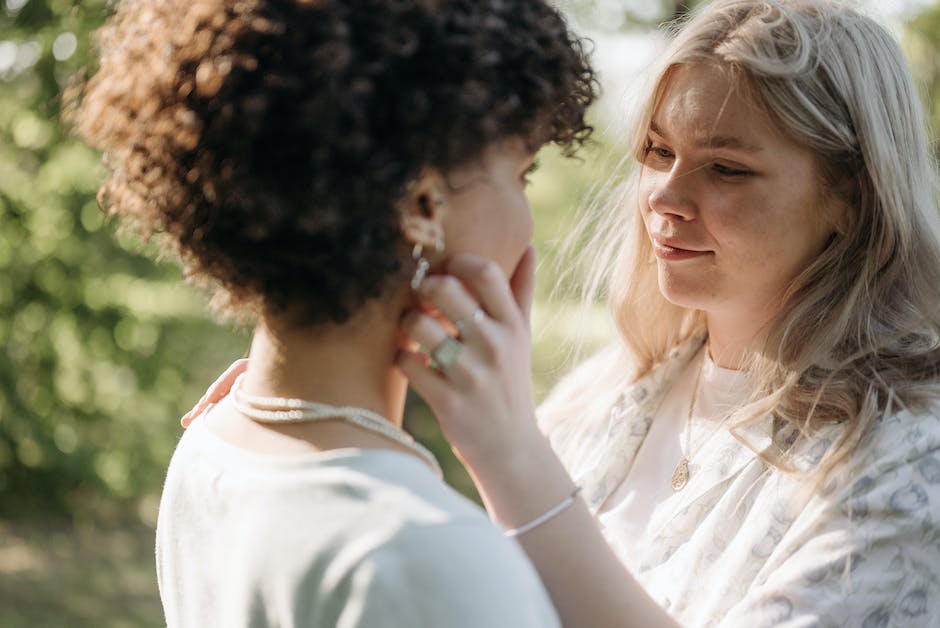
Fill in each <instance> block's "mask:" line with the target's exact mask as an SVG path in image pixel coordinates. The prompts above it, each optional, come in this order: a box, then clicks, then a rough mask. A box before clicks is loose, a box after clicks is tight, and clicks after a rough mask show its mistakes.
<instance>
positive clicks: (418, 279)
mask: <svg viewBox="0 0 940 628" xmlns="http://www.w3.org/2000/svg"><path fill="white" fill-rule="evenodd" d="M422 253H424V247H423V246H421V245H420V244H415V248H413V249H411V259H413V260H414V261H415V262H416V263H417V265H418V266H417V267H416V268H415V274H414V276H413V277H412V278H411V291H412V292H417V291H418V289H419V288H421V283H422V282H423V281H424V276H425V275H427V274H428V268H430V267H431V262H429V261H428V260H427V259H426V258H425V257H424V256H423V255H422Z"/></svg>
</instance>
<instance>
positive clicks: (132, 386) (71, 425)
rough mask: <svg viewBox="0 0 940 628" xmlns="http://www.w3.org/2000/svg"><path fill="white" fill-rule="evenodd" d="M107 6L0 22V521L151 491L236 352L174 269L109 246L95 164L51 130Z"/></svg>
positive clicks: (30, 9)
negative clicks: (187, 411)
mask: <svg viewBox="0 0 940 628" xmlns="http://www.w3.org/2000/svg"><path fill="white" fill-rule="evenodd" d="M0 10H2V9H0ZM104 17H105V2H104V1H103V0H93V1H91V2H82V3H81V4H79V3H77V2H74V3H73V2H66V1H64V0H7V2H6V14H5V15H2V16H0V20H3V21H2V22H0V513H3V514H10V513H11V512H13V511H17V510H20V509H22V508H24V507H27V506H33V507H41V508H54V509H71V508H75V507H77V506H78V505H79V502H80V501H81V498H82V497H87V496H95V495H109V496H117V497H119V498H131V497H132V496H136V495H143V494H147V493H154V492H155V491H156V490H157V489H158V488H159V486H160V483H161V480H162V468H163V467H164V466H165V463H166V460H167V459H168V457H169V454H170V452H171V451H172V446H173V444H174V442H175V439H176V437H177V435H178V430H179V427H178V425H175V424H174V421H172V419H169V417H172V416H178V415H179V414H180V412H181V411H182V410H183V409H184V408H185V407H186V406H187V405H189V404H190V403H191V402H192V400H194V399H196V398H198V396H199V394H200V392H201V390H200V389H202V387H203V386H204V383H205V382H208V381H211V379H212V374H213V373H214V372H216V371H217V370H218V369H219V368H221V367H222V365H224V364H225V363H227V362H228V361H229V360H231V358H232V357H233V356H236V355H238V354H239V353H240V352H241V351H243V347H244V346H245V339H244V337H239V336H238V335H237V334H233V333H232V332H231V331H227V330H224V329H221V328H218V327H216V326H215V325H213V324H212V323H211V321H209V320H208V318H207V316H206V315H205V313H204V309H203V307H202V303H201V299H200V298H199V296H198V295H197V294H196V293H195V292H194V291H192V290H190V289H188V288H186V287H185V286H183V285H182V284H181V282H180V281H179V271H178V269H177V268H175V267H174V266H173V265H172V264H164V265H161V266H156V265H154V264H153V262H152V261H151V260H149V259H147V258H146V257H145V256H141V255H139V254H137V252H135V248H136V249H140V248H141V247H140V246H137V245H133V244H131V241H130V240H128V241H123V246H122V245H121V244H120V242H121V240H120V238H117V237H116V236H115V229H114V226H113V225H111V224H108V223H107V222H106V221H105V220H104V216H103V214H102V213H101V211H100V210H99V209H98V206H97V204H96V202H95V190H96V188H97V184H98V181H99V179H100V176H101V170H100V166H99V159H98V156H97V155H96V154H95V153H94V152H93V151H91V150H89V149H87V148H86V147H84V146H83V145H82V144H81V143H79V142H78V141H76V140H75V139H73V138H71V137H69V135H68V133H67V130H66V129H65V128H64V127H63V125H61V124H60V123H59V114H60V107H61V105H60V97H59V95H60V93H61V91H62V88H63V87H64V86H65V85H66V83H67V82H68V81H69V79H70V77H72V76H73V75H75V73H76V72H77V71H78V70H79V69H80V68H82V67H84V66H86V65H87V64H88V63H89V59H90V53H89V37H88V35H89V33H90V32H91V31H92V30H93V29H94V28H95V27H96V26H97V25H98V24H100V23H101V22H102V20H103V19H104Z"/></svg>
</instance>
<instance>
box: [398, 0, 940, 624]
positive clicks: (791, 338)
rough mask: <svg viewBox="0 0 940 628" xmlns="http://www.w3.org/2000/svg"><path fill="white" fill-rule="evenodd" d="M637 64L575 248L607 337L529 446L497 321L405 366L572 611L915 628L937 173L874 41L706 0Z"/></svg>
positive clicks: (783, 0) (775, 8) (865, 32)
mask: <svg viewBox="0 0 940 628" xmlns="http://www.w3.org/2000/svg"><path fill="white" fill-rule="evenodd" d="M654 76H655V80H654V82H653V85H652V89H651V90H650V91H649V93H648V95H647V98H646V100H645V101H644V103H645V106H644V108H643V112H642V115H641V117H640V119H639V120H638V122H637V125H636V129H637V131H636V135H635V136H634V138H633V147H634V151H635V154H634V157H635V159H636V161H637V163H638V167H637V168H635V170H634V173H633V176H632V179H631V180H630V182H629V184H628V185H627V187H626V189H625V190H624V191H623V193H622V195H621V196H620V198H621V203H620V204H619V206H618V207H617V208H616V213H615V214H614V218H613V220H614V221H615V222H614V223H613V224H612V225H608V232H609V233H610V234H611V235H612V236H613V239H614V245H613V246H610V247H606V248H605V247H604V246H602V245H599V246H598V247H597V248H596V249H594V250H592V251H591V252H590V254H592V255H596V254H597V251H598V250H600V251H604V250H613V251H615V254H614V255H613V256H611V257H609V258H607V259H599V260H597V261H596V262H595V263H596V265H597V266H596V267H597V269H598V270H599V271H600V272H608V271H609V275H610V277H609V284H608V285H609V294H610V303H611V308H612V312H613V315H614V317H615V320H616V323H617V327H618V329H619V332H620V339H619V340H618V342H617V343H616V344H615V346H612V347H610V348H609V349H608V350H607V351H605V352H603V353H602V354H601V355H599V356H597V357H596V358H594V359H592V360H590V361H588V362H587V363H586V364H584V365H583V366H581V367H580V368H579V369H577V370H576V371H575V372H574V373H572V374H571V375H570V376H569V377H568V378H567V379H566V380H565V381H563V382H562V383H561V384H560V385H559V386H558V388H557V389H556V390H555V391H554V393H553V394H552V395H551V396H550V398H549V399H548V400H547V401H546V403H545V405H544V407H543V408H542V411H541V413H540V420H541V427H542V429H543V430H544V433H545V435H546V436H542V435H541V434H539V433H538V432H537V431H536V430H535V429H534V427H533V425H534V421H533V420H531V418H532V414H531V411H528V410H526V409H525V407H524V406H525V404H524V402H523V401H521V399H522V398H523V397H526V395H525V391H527V390H528V389H527V388H526V387H525V386H523V385H522V384H521V383H520V382H519V381H518V377H516V379H515V381H514V380H513V377H515V376H513V375H509V374H506V373H505V369H502V370H501V364H502V362H503V361H504V360H505V356H506V355H509V354H510V353H511V352H512V351H523V350H524V349H525V340H524V333H523V332H522V331H521V330H522V329H523V327H524V326H523V325H522V324H521V322H519V321H517V322H516V324H515V325H514V326H508V325H497V324H495V323H493V322H492V321H489V320H486V321H485V323H486V325H485V326H484V325H482V324H481V325H480V326H478V327H477V328H475V330H474V333H475V334H479V335H481V336H484V337H485V340H484V341H479V340H474V342H476V343H478V344H477V345H475V344H474V342H470V341H468V346H467V347H466V349H465V350H464V351H463V352H462V353H461V355H460V357H459V358H458V360H457V361H456V362H455V364H454V365H452V366H451V367H450V368H449V369H446V370H444V371H443V372H436V371H434V370H430V369H428V368H427V367H425V366H423V364H422V363H421V362H420V361H419V360H417V359H416V358H415V357H412V356H406V358H405V359H404V360H403V369H404V371H405V373H406V374H407V375H408V377H409V380H410V381H411V384H412V385H413V386H414V387H415V388H416V389H417V390H418V391H419V392H421V394H422V395H423V396H424V397H425V398H426V399H427V400H428V402H429V403H430V405H431V406H432V407H433V408H434V409H435V411H436V413H437V416H438V418H439V420H440V422H441V424H442V426H443V427H444V430H445V432H446V434H447V436H448V438H449V439H450V440H451V442H452V443H453V444H454V446H455V447H456V449H457V451H459V452H460V455H461V457H462V458H463V460H464V461H465V462H466V463H467V465H468V466H469V468H470V469H471V471H472V473H473V475H474V477H475V479H476V480H477V482H478V485H479V487H480V490H481V493H482V494H483V496H484V499H485V500H486V503H487V506H488V508H489V510H490V513H491V516H493V517H494V518H495V519H496V520H497V521H499V522H500V523H502V524H503V525H504V526H506V527H508V528H518V527H520V526H526V524H527V523H528V522H532V521H535V522H539V523H540V524H539V525H537V526H535V527H531V526H529V527H530V528H531V529H528V528H527V532H526V533H525V534H522V535H520V536H519V539H520V541H521V542H522V544H523V546H524V547H525V548H526V550H527V551H528V553H529V556H530V557H531V558H532V559H533V561H534V562H535V564H536V565H537V567H538V568H539V571H540V574H541V576H542V578H543V580H544V582H545V583H546V584H547V585H548V588H549V591H550V592H551V594H552V597H553V599H554V601H555V603H556V606H557V607H558V609H559V611H560V613H561V615H562V618H563V620H564V621H565V623H566V624H567V625H571V626H651V625H667V624H669V623H670V622H676V623H679V624H681V625H687V626H714V625H722V626H770V625H787V626H802V625H823V626H866V627H870V626H888V625H897V626H936V625H938V623H940V418H938V417H940V414H938V408H940V405H938V397H940V379H938V378H940V210H938V179H937V172H936V170H935V167H934V162H933V160H932V158H931V155H930V152H929V149H928V140H927V133H926V130H925V124H924V115H923V112H922V109H921V105H920V102H919V100H918V95H917V92H916V89H915V87H914V85H913V83H912V81H911V78H910V76H909V73H908V70H907V68H906V67H905V63H904V60H903V57H902V55H901V52H900V50H899V48H898V46H897V44H896V43H895V42H894V41H893V40H892V38H891V37H890V35H888V34H887V33H886V32H885V30H884V29H883V28H882V27H880V26H878V25H877V24H875V23H874V22H873V21H872V20H870V19H869V18H867V17H864V16H862V15H860V14H859V13H858V12H857V11H855V10H854V9H852V8H849V7H847V6H845V5H843V4H841V3H836V2H825V1H813V0H769V1H766V2H765V1H757V0H722V1H719V2H715V3H712V4H709V5H707V6H705V7H703V8H702V9H700V10H699V11H697V12H696V13H695V14H694V15H693V16H692V17H691V19H690V20H689V21H688V22H687V23H685V24H683V25H681V26H680V28H679V30H678V32H677V34H676V36H675V39H674V40H673V42H672V44H671V46H670V48H669V50H668V52H667V53H666V54H665V55H664V59H663V62H662V66H661V67H660V68H659V70H658V72H655V73H654ZM621 217H622V218H624V219H625V221H626V224H619V223H620V219H621ZM463 264H466V263H465V262H462V265H453V266H452V267H451V268H450V271H451V272H452V273H453V274H455V275H456V276H457V277H459V278H460V279H462V280H463V281H465V282H466V283H467V284H469V285H470V286H472V288H473V292H472V293H473V294H475V295H479V296H480V297H482V298H481V299H480V306H481V307H482V308H483V309H484V311H487V312H490V311H499V310H500V309H501V308H504V307H506V303H508V302H509V299H508V297H507V295H506V292H507V291H506V290H505V289H503V290H502V291H501V292H500V291H499V290H497V284H498V283H499V282H498V281H495V280H496V279H497V277H496V273H495V272H493V270H492V269H490V271H489V274H487V275H485V276H483V277H481V276H480V275H479V274H475V275H469V274H467V273H465V272H464V270H465V267H466V266H465V265H463ZM491 280H492V281H491ZM424 290H425V295H426V297H427V298H428V299H429V300H430V301H431V302H433V303H434V304H435V305H437V306H438V307H439V308H440V309H441V310H442V311H443V312H445V313H446V314H448V315H449V316H451V317H454V318H460V317H463V316H466V313H467V312H469V311H473V310H474V308H475V307H476V300H475V299H474V298H473V297H472V296H471V293H470V292H468V291H466V290H464V289H463V288H462V287H461V285H460V283H459V282H458V281H456V280H454V279H451V278H445V277H440V278H434V280H433V281H431V282H428V283H427V284H426V285H425V288H424ZM520 319H521V317H520ZM406 327H407V329H408V330H409V332H410V333H411V335H412V336H413V337H414V338H415V339H417V340H419V341H420V342H421V343H422V344H423V345H425V346H434V344H435V342H437V341H439V340H440V338H442V337H443V335H444V334H445V330H444V328H443V327H441V326H439V325H438V324H437V323H436V322H435V321H434V320H433V319H431V318H430V317H427V316H424V315H414V316H412V318H411V319H410V320H409V321H407V324H406ZM478 346H484V347H485V350H480V349H479V348H478ZM503 400H507V401H503ZM508 400H512V401H511V402H510V401H508ZM556 456H557V457H556ZM558 458H560V459H561V461H562V463H563V465H562V464H559V462H558ZM576 486H580V487H581V489H582V491H581V494H582V495H583V498H584V499H583V500H580V499H578V500H574V501H572V500H570V499H569V498H570V496H571V495H572V494H573V493H574V492H575V490H576V489H575V487H576ZM569 504H570V505H569ZM556 505H557V506H558V507H557V508H553V507H554V506H556ZM543 513H544V514H548V515H552V516H550V517H540V515H542V514H543ZM598 530H600V532H598ZM605 540H606V543H605ZM608 548H610V549H608ZM614 557H616V558H614ZM621 564H622V565H624V566H625V568H626V569H625V570H621V569H620V565H621ZM652 602H655V604H652Z"/></svg>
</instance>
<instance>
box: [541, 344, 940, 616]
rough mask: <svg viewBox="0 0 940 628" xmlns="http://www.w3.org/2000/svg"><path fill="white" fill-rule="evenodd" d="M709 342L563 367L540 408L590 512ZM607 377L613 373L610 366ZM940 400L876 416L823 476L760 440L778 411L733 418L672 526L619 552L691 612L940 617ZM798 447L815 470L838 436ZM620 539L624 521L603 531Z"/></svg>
mask: <svg viewBox="0 0 940 628" xmlns="http://www.w3.org/2000/svg"><path fill="white" fill-rule="evenodd" d="M700 346H701V339H698V340H692V341H689V342H688V343H686V344H685V345H683V346H681V347H679V348H678V349H676V350H675V351H673V352H672V354H671V355H670V358H669V359H668V360H667V361H665V362H664V363H663V364H660V365H659V366H657V367H656V368H655V369H654V370H653V371H652V372H651V373H649V374H648V375H647V376H645V377H643V378H641V379H639V380H638V381H636V382H635V383H632V384H623V383H621V384H618V383H616V380H617V377H616V374H617V373H618V372H619V373H623V372H624V370H623V368H624V363H623V356H622V354H621V352H620V351H618V350H616V349H612V350H608V351H606V352H603V353H602V354H600V355H599V356H597V357H596V358H594V359H592V360H589V361H588V362H587V363H585V365H583V366H582V367H580V368H579V369H576V370H575V371H574V372H573V373H571V374H570V375H569V376H567V377H566V378H565V379H564V380H563V381H562V382H561V383H560V384H559V386H558V387H557V388H556V390H555V391H554V392H553V393H552V395H551V396H550V397H549V398H548V400H546V403H545V404H543V406H542V408H541V409H540V420H541V423H542V427H543V429H544V430H545V431H546V433H547V434H548V436H549V439H550V440H551V442H552V445H553V447H554V448H555V450H556V451H557V452H558V453H559V455H560V457H561V459H562V461H563V462H564V463H565V465H566V467H567V468H568V470H569V472H570V473H571V475H572V477H573V478H574V479H575V481H576V482H578V483H579V484H581V485H582V487H583V488H584V493H583V494H584V496H585V499H586V501H587V503H588V506H589V507H590V508H591V509H592V511H593V512H594V513H595V514H597V512H598V511H599V510H600V509H601V507H602V506H603V504H604V502H605V500H606V499H607V498H608V497H609V496H610V495H611V494H612V493H613V492H614V491H615V489H616V488H617V487H618V485H619V484H620V483H621V482H622V481H623V479H624V478H625V477H626V476H627V474H628V473H629V472H630V468H631V464H632V462H633V459H634V456H635V455H636V453H637V451H638V449H639V448H640V445H641V444H642V443H643V440H644V438H645V437H646V434H647V432H648V431H649V427H650V424H651V422H652V417H653V416H654V415H655V414H656V410H657V408H658V407H659V404H660V403H661V401H662V400H663V398H664V396H665V395H666V394H667V393H668V391H669V390H670V388H671V386H672V383H673V382H674V381H675V379H676V377H677V376H678V375H679V373H681V372H682V370H683V369H684V368H685V366H686V365H687V364H688V362H689V360H690V359H691V358H692V357H693V356H694V354H695V353H696V352H697V350H698V348H699V347H700ZM605 379H606V380H608V382H607V384H604V383H603V380H605ZM938 417H940V407H935V408H934V409H933V411H932V412H919V413H912V412H910V411H902V412H899V413H897V414H895V415H893V416H888V417H883V418H881V419H880V420H878V421H877V422H876V424H875V425H874V427H873V429H872V431H871V433H870V434H869V435H868V437H867V438H866V439H865V442H864V443H863V446H862V447H860V448H859V450H858V451H857V452H856V453H855V454H854V455H853V456H852V457H851V458H850V460H849V461H848V462H847V463H846V464H845V465H844V466H843V467H842V471H841V472H840V473H839V474H837V475H836V476H834V477H832V478H830V479H829V480H827V482H826V483H825V484H824V485H823V486H822V487H820V488H819V489H818V490H815V491H814V490H812V486H808V483H807V480H806V478H805V477H801V476H800V475H797V474H788V473H784V472H781V471H777V470H774V469H772V468H771V467H769V466H768V465H767V464H765V463H764V462H763V461H762V460H761V459H760V458H759V457H758V456H757V455H756V453H755V451H759V450H761V449H762V448H763V447H766V446H767V445H769V444H770V442H771V440H770V439H771V430H770V420H769V419H768V420H767V421H766V422H764V424H763V425H760V424H758V425H755V426H752V427H749V428H747V431H746V432H744V433H743V434H739V436H741V437H742V439H743V440H746V441H747V443H748V445H745V444H743V443H742V442H741V441H740V440H738V439H737V438H735V437H733V436H732V435H731V434H730V433H729V431H728V430H722V431H721V432H719V433H718V434H716V435H715V436H714V437H713V438H711V439H709V441H708V442H707V443H706V444H705V445H703V448H702V449H701V451H699V452H696V455H695V462H696V463H697V465H696V464H693V466H692V469H691V471H692V474H691V480H690V481H689V484H688V485H687V486H686V487H685V488H684V489H683V491H682V494H683V496H682V497H681V498H680V500H678V502H677V505H676V507H675V510H674V512H672V514H671V515H669V516H667V517H666V518H665V519H664V521H665V523H664V525H663V526H662V527H661V528H659V529H657V530H652V531H650V532H649V533H647V534H646V538H643V539H641V541H642V542H639V543H638V542H637V540H636V539H635V538H633V539H630V542H629V543H624V545H629V546H630V547H633V548H636V547H642V548H645V550H643V551H640V552H638V553H635V554H634V555H623V554H624V552H623V551H622V550H621V552H620V558H621V560H622V561H623V562H624V563H625V564H626V566H627V567H628V569H629V570H630V571H631V573H632V574H633V575H634V576H635V577H636V578H637V579H638V580H639V581H640V582H641V583H642V584H643V586H644V587H645V588H646V590H647V591H648V592H649V593H650V595H652V597H653V598H654V599H655V600H657V601H658V602H659V603H660V604H661V605H662V606H663V607H664V608H666V609H667V610H668V611H669V613H670V614H671V615H672V616H673V617H675V618H676V619H677V620H678V621H679V622H680V623H681V624H682V625H683V626H721V627H725V628H729V627H747V628H753V627H762V626H786V627H794V628H795V627H797V626H833V627H835V626H838V627H840V628H841V627H844V626H851V627H855V626H859V627H862V628H881V627H887V626H903V627H908V626H910V627H921V626H922V627H925V628H926V627H940V418H938ZM837 430H838V428H837V427H833V428H832V429H830V430H828V431H825V432H822V433H820V434H818V435H817V437H816V438H815V440H814V441H813V442H811V443H809V444H807V445H806V446H805V447H804V448H802V449H801V450H800V453H799V455H798V458H797V462H798V463H799V464H800V465H801V467H802V468H806V469H810V468H812V466H813V465H814V464H815V463H816V462H818V461H819V460H820V459H821V458H822V456H823V454H824V453H825V452H826V451H827V450H828V448H829V447H830V446H831V444H832V442H833V441H834V440H835V438H836V436H837ZM604 534H605V536H606V537H607V538H608V540H609V541H610V543H611V546H612V547H613V548H614V550H615V551H618V547H620V546H621V543H620V542H618V530H615V529H604Z"/></svg>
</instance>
